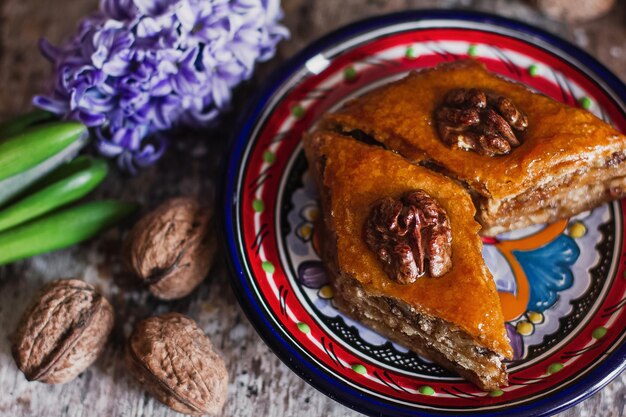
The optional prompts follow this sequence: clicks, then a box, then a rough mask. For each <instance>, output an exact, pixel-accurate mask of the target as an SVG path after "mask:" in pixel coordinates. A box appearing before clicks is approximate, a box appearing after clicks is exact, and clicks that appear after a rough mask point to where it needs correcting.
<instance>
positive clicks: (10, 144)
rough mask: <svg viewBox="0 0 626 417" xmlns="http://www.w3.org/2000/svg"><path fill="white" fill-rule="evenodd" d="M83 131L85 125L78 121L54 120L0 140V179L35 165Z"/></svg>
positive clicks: (65, 145)
mask: <svg viewBox="0 0 626 417" xmlns="http://www.w3.org/2000/svg"><path fill="white" fill-rule="evenodd" d="M86 133H87V128H86V127H85V126H84V125H82V124H81V123H76V122H55V123H49V124H46V125H42V126H36V127H33V128H30V129H27V130H25V131H23V132H22V133H19V134H17V135H14V136H11V137H10V138H8V139H6V140H4V141H2V142H0V181H1V180H4V179H6V178H10V177H12V176H14V175H17V174H19V173H22V172H24V171H26V170H28V169H30V168H33V167H34V166H37V165H38V164H40V163H41V162H43V161H45V160H46V159H48V158H50V157H52V156H54V155H55V154H57V153H59V152H60V151H62V150H63V149H65V148H67V147H68V146H69V145H71V144H72V143H73V142H76V141H77V140H78V139H79V138H80V137H81V136H83V135H85V134H86Z"/></svg>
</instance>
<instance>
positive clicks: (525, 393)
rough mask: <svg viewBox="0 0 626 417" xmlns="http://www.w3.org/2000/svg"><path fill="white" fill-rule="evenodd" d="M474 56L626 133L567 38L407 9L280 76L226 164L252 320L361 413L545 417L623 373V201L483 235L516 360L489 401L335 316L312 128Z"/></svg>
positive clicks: (345, 35) (600, 74) (612, 84)
mask: <svg viewBox="0 0 626 417" xmlns="http://www.w3.org/2000/svg"><path fill="white" fill-rule="evenodd" d="M468 57H473V58H475V59H478V60H480V61H482V62H484V63H485V64H486V65H487V67H488V68H489V70H491V71H493V72H495V73H498V74H500V75H502V76H503V77H506V78H509V79H512V80H515V81H519V82H522V83H524V84H526V85H528V86H530V87H531V88H533V89H535V90H536V91H539V92H542V93H544V94H546V95H548V96H550V97H553V98H554V99H556V100H559V101H562V102H564V103H567V104H569V105H572V106H580V107H583V108H585V109H588V110H589V111H590V112H593V113H594V114H595V115H597V116H598V117H600V118H602V119H604V120H606V121H609V122H611V123H613V124H614V125H616V126H617V127H618V128H619V129H621V130H622V131H626V115H625V104H624V103H625V100H626V88H625V86H624V85H623V84H622V83H621V82H620V81H619V80H618V79H617V78H616V77H615V76H614V75H612V74H611V73H610V72H609V71H608V70H607V69H605V68H604V67H603V66H602V65H600V64H599V63H598V62H597V61H595V60H594V59H593V58H591V57H590V56H589V55H587V54H585V53H584V52H582V51H581V50H579V49H577V48H576V47H574V46H572V45H570V44H569V43H567V42H565V41H563V40H560V39H558V38H555V37H553V36H551V35H549V34H547V33H545V32H542V31H540V30H538V29H535V28H532V27H529V26H526V25H524V24H521V23H519V22H515V21H512V20H507V19H503V18H500V17H495V16H489V15H483V14H474V13H466V12H443V11H426V12H406V13H402V14H395V15H389V16H384V17H380V18H375V19H371V20H366V21H363V22H360V23H357V24H354V25H351V26H348V27H346V28H344V29H342V30H339V31H338V32H335V33H333V34H331V35H329V36H327V37H325V38H323V39H322V40H320V41H318V42H317V43H315V44H314V45H312V46H310V47H309V48H307V49H306V50H305V51H304V52H302V53H301V54H300V55H298V56H297V57H296V58H294V59H293V60H292V61H290V62H289V63H288V64H287V65H285V66H284V68H283V70H282V71H281V72H280V73H279V74H278V76H277V78H276V79H275V80H274V81H272V82H270V83H269V84H268V86H267V88H266V90H265V91H264V92H263V93H262V94H261V95H260V97H258V98H257V99H256V100H255V101H254V102H253V105H252V107H251V111H250V113H249V114H248V118H247V119H245V124H244V125H243V127H242V129H241V131H240V133H239V136H238V138H237V141H236V144H235V147H234V151H233V154H232V156H231V160H230V165H229V172H228V178H227V182H228V184H227V190H226V198H227V201H226V204H225V217H224V224H225V225H226V228H227V230H226V238H227V241H228V245H229V250H230V255H231V261H232V266H233V269H234V271H235V272H236V276H235V277H234V288H235V291H236V293H237V295H238V297H239V300H240V303H241V305H242V307H243V309H244V310H245V311H246V313H247V315H248V317H249V319H250V320H251V321H252V323H253V324H254V326H255V327H256V329H257V330H258V332H259V333H260V334H261V336H262V337H263V338H264V339H265V341H266V342H267V343H268V344H269V345H270V346H271V347H272V349H273V350H274V351H275V352H276V354H277V355H278V356H279V357H280V358H281V359H282V360H283V361H284V362H285V363H286V364H287V365H288V366H290V367H291V368H292V369H293V370H294V371H295V372H296V373H298V374H299V375H300V376H302V377H303V378H304V379H305V380H306V381H307V382H309V383H310V384H312V385H313V386H315V387H316V388H317V389H319V390H320V391H322V392H324V393H325V394H326V395H328V396H330V397H331V398H333V399H336V400H338V401H340V402H342V403H343V404H345V405H347V406H348V407H352V408H354V409H356V410H358V411H361V412H363V413H365V414H369V415H385V416H392V415H393V416H426V415H428V416H431V415H465V414H470V413H471V414H475V415H484V416H487V415H496V414H497V415H502V413H505V414H506V415H507V416H514V415H519V416H522V415H523V416H539V415H548V414H552V413H555V412H558V411H561V410H563V409H565V408H567V407H570V406H572V405H574V404H576V403H577V402H579V401H581V400H582V399H584V398H585V397H587V396H589V395H591V394H592V393H594V392H595V391H597V390H598V389H600V388H601V387H603V386H604V385H605V384H607V383H608V382H609V381H610V380H611V379H613V378H615V377H616V376H617V375H618V374H619V373H620V372H621V371H622V370H623V369H624V368H625V367H626V342H625V338H626V278H625V275H624V272H625V270H626V253H624V211H625V209H626V203H624V202H616V203H613V204H607V205H604V206H602V207H598V208H596V209H594V210H593V211H591V212H587V213H583V214H581V215H579V216H576V217H575V218H571V219H569V220H564V221H560V222H558V223H554V224H551V225H544V226H537V227H533V228H529V229H525V230H521V231H517V232H514V233H508V234H505V235H501V236H498V237H497V238H495V239H484V257H485V260H486V261H487V265H488V266H489V268H490V270H491V271H492V273H493V275H494V278H495V280H496V283H497V287H498V290H499V293H500V297H501V300H502V304H503V309H504V314H505V318H506V320H507V323H506V328H507V331H508V333H509V337H510V339H511V343H512V346H513V349H514V351H515V359H514V360H513V361H511V362H510V363H509V364H508V369H509V371H510V386H508V387H506V388H503V389H502V390H497V391H492V392H488V393H487V392H482V391H480V390H478V389H477V388H476V387H474V386H473V385H472V384H470V383H468V382H466V381H464V380H463V379H461V378H459V377H458V376H456V375H455V374H454V373H451V372H449V371H447V370H445V369H443V368H441V367H439V366H438V365H436V364H434V363H432V362H430V361H428V360H427V359H425V358H422V357H420V356H418V355H416V354H414V353H412V352H409V351H407V349H405V348H403V347H402V346H398V345H396V344H394V343H391V342H389V341H388V340H386V339H385V338H383V337H381V336H379V335H378V334H376V333H375V332H373V331H371V330H369V329H368V328H366V327H364V326H361V325H360V324H359V323H357V322H354V321H352V320H350V319H349V318H347V317H345V316H343V315H342V314H341V313H339V312H338V311H337V310H336V309H335V307H334V306H333V290H332V287H331V286H329V285H328V278H327V276H326V274H325V272H324V268H323V266H322V263H321V262H320V257H319V246H318V241H317V236H318V235H317V233H316V230H315V224H316V222H315V221H316V219H317V218H318V217H319V216H320V210H319V207H318V203H317V195H316V193H317V191H316V189H315V187H314V185H313V181H312V178H311V176H310V175H309V172H308V169H307V163H306V159H305V157H304V154H303V151H302V145H301V136H302V134H303V132H305V131H307V130H308V129H309V128H310V127H311V126H312V125H313V123H314V122H315V121H316V119H318V118H319V116H320V115H321V114H323V113H324V112H326V111H328V110H332V109H334V108H337V107H338V106H340V105H341V104H342V103H343V102H345V101H346V100H348V99H350V98H353V97H356V96H358V95H360V94H362V93H364V92H365V91H368V90H370V89H372V88H375V87H377V86H380V85H383V84H385V83H387V82H389V81H391V80H395V79H398V78H400V77H403V76H404V75H406V74H407V73H408V72H409V71H411V70H416V69H417V70H419V69H420V68H426V67H432V66H433V65H436V64H439V63H441V62H445V61H453V60H456V59H462V58H468Z"/></svg>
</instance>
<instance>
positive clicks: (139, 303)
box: [0, 0, 626, 417]
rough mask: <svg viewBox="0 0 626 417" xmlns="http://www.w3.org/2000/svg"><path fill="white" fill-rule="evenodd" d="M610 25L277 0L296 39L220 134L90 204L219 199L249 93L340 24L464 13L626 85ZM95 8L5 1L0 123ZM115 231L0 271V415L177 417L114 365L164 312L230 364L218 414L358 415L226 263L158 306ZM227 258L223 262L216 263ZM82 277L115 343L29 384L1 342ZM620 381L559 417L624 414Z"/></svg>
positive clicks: (500, 0) (492, 5)
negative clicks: (550, 35)
mask: <svg viewBox="0 0 626 417" xmlns="http://www.w3.org/2000/svg"><path fill="white" fill-rule="evenodd" d="M620 3H621V4H620V5H619V6H618V7H617V9H615V10H614V12H613V13H611V14H610V15H609V16H607V17H604V18H601V19H599V20H596V21H593V22H590V23H586V24H580V25H577V26H575V27H573V26H572V27H570V26H566V25H563V24H561V23H558V22H554V21H550V20H547V19H545V18H543V17H542V16H540V15H539V14H538V13H537V12H536V11H535V10H534V9H533V8H531V7H530V6H529V5H528V3H525V2H520V1H505V0H497V1H488V0H441V1H434V0H432V1H417V0H414V1H412V0H387V1H384V0H342V1H335V0H317V1H311V0H283V7H284V9H285V12H286V19H285V21H286V24H287V26H289V28H290V29H291V30H292V39H291V40H290V41H289V42H286V43H284V44H283V45H282V46H281V48H280V52H279V56H278V57H277V59H275V60H274V61H272V62H270V63H267V64H264V65H263V66H261V67H259V70H258V71H257V76H256V78H255V80H253V81H252V82H251V83H248V85H246V86H244V87H242V88H240V89H238V91H237V93H236V97H237V98H238V99H236V100H235V103H236V105H235V106H234V110H233V112H231V114H229V115H227V116H226V117H225V118H224V120H223V123H222V125H221V126H220V128H218V129H216V130H212V131H205V132H195V133H193V132H184V133H182V134H181V135H180V138H179V139H178V140H177V141H176V142H175V143H174V144H173V145H172V147H171V149H170V150H169V152H168V154H167V156H166V157H165V158H164V159H163V160H162V161H161V162H160V163H159V164H158V166H156V167H152V168H150V169H147V170H145V171H144V172H143V173H142V174H141V175H140V176H138V177H135V178H127V177H124V176H123V175H120V174H117V173H114V174H113V175H111V176H110V178H109V179H108V180H107V181H106V184H105V185H104V186H103V187H101V189H100V190H99V191H98V192H97V195H96V197H115V198H120V199H125V200H129V201H138V202H139V203H141V204H143V206H144V209H143V210H144V211H147V210H149V209H150V208H151V207H154V206H155V205H157V204H158V202H160V201H162V200H163V199H164V198H166V197H170V196H176V195H181V194H188V195H196V196H198V197H199V198H200V199H201V200H202V201H204V202H205V204H210V202H212V201H214V200H215V194H216V191H215V188H216V185H219V184H216V181H220V179H219V177H218V176H217V175H216V173H217V172H218V168H217V167H218V165H219V163H220V162H221V161H222V159H223V154H224V149H225V147H226V143H227V141H228V139H229V134H230V133H231V130H232V129H233V127H234V126H235V119H236V116H237V114H238V112H239V111H240V110H241V106H242V105H243V104H245V101H246V97H247V96H248V93H249V92H250V91H251V90H253V89H254V88H255V87H256V86H258V85H259V84H262V83H263V81H264V80H265V79H266V76H267V74H268V73H269V72H270V71H271V70H272V69H273V68H275V67H276V65H278V64H279V63H280V61H281V60H283V59H284V58H286V57H289V56H291V55H292V54H293V53H295V52H297V51H298V50H300V49H301V48H302V47H303V46H305V45H306V44H307V43H309V42H310V41H311V40H313V39H315V38H317V37H319V36H320V35H322V34H324V33H327V32H328V31H330V30H332V29H335V28H337V27H339V26H341V25H343V24H345V23H348V22H351V21H354V20H357V19H359V18H362V17H365V16H371V15H376V14H381V13H387V12H391V11H398V10H402V9H406V8H418V7H420V8H421V7H435V6H438V7H446V8H448V7H460V8H471V9H478V10H484V11H490V12H495V13H499V14H502V15H505V16H510V17H515V18H518V19H521V20H524V21H527V22H530V23H533V24H536V25H538V26H541V27H543V28H545V29H547V30H550V31H552V32H554V33H557V34H559V35H561V36H564V37H566V38H568V39H570V40H572V41H574V42H576V43H578V44H579V45H580V46H582V47H583V48H585V49H587V50H588V51H589V52H591V53H592V54H593V55H595V56H596V57H598V58H599V59H600V60H601V61H602V62H604V63H605V64H606V65H607V66H609V67H610V68H611V69H612V70H613V71H615V72H616V73H617V74H618V75H619V76H620V77H621V78H622V79H623V80H626V27H625V26H624V21H625V19H626V18H625V13H626V6H624V4H623V2H620ZM96 6H97V2H96V0H90V1H70V0H56V1H46V2H43V1H41V0H2V1H0V119H1V118H6V117H9V116H11V115H14V114H17V113H19V112H21V111H23V110H25V109H27V108H28V107H29V102H30V97H31V96H32V94H34V93H36V92H38V91H41V89H42V88H43V86H44V80H45V78H46V75H47V74H48V71H49V67H48V65H47V64H46V62H45V61H44V60H43V59H42V58H41V57H40V55H39V53H38V51H37V40H38V38H39V37H40V36H45V37H47V38H49V39H50V40H52V41H53V42H58V41H59V40H60V39H62V38H63V37H64V36H67V35H68V34H69V33H71V31H72V30H73V29H74V27H75V26H76V22H77V21H78V19H79V18H80V16H81V15H83V14H85V13H87V12H88V11H90V10H94V9H95V8H96ZM121 237H122V232H121V231H120V230H114V231H111V232H108V233H107V234H105V235H104V236H102V237H101V238H100V239H98V240H96V241H92V242H90V243H88V244H85V245H81V246H79V247H75V248H72V249H68V250H64V251H60V252H57V253H54V254H48V255H45V256H40V257H37V258H34V259H32V260H30V261H24V262H18V263H16V264H14V265H11V266H9V267H4V268H0V416H11V417H25V416H31V415H32V416H76V417H78V416H85V417H87V416H124V417H139V416H154V417H163V416H174V415H178V414H177V413H174V412H172V411H170V410H169V409H167V408H166V407H164V406H162V405H160V404H159V403H158V402H156V401H155V400H153V399H152V398H151V397H149V396H148V395H147V394H146V393H145V392H144V391H143V390H142V389H141V387H140V386H139V385H138V384H137V383H136V382H135V381H134V380H133V379H132V378H131V377H129V375H128V373H127V372H126V369H125V368H124V365H123V361H122V358H121V352H122V349H123V347H122V346H123V345H122V344H123V341H124V340H125V338H126V337H127V336H128V335H129V333H130V330H131V328H132V324H133V323H134V322H135V321H136V320H137V319H139V318H142V317H146V316H148V315H151V314H154V313H161V312H165V311H179V312H184V313H187V314H189V315H190V316H192V317H193V318H195V319H196V320H197V321H198V323H199V325H200V326H201V327H202V328H203V329H204V330H205V331H206V333H207V334H208V335H209V336H210V337H211V339H212V340H213V342H214V344H215V346H216V347H217V348H218V349H220V350H221V351H222V352H223V353H224V356H225V360H226V364H227V367H228V369H229V371H230V379H231V380H230V386H229V400H228V402H227V405H226V407H225V409H224V411H223V413H222V415H223V416H236V417H245V416H288V417H313V416H328V417H339V416H342V417H351V416H357V415H359V414H358V413H356V412H354V411H351V410H349V409H348V408H346V407H344V406H342V405H340V404H338V403H336V402H335V401H333V400H331V399H329V398H328V397H326V396H324V395H323V394H321V393H319V392H318V391H316V390H315V389H313V388H312V387H310V386H309V385H308V384H307V383H306V382H305V381H304V380H302V379H301V378H299V377H298V376H297V375H295V374H294V373H293V372H291V371H290V370H289V368H287V366H286V365H284V364H283V363H281V362H280V360H279V359H278V358H277V357H276V356H275V355H274V354H273V353H272V352H271V351H270V350H269V349H268V348H267V347H266V346H265V344H264V343H263V342H262V341H261V339H260V337H259V336H258V335H257V334H256V332H255V331H254V329H253V328H252V326H251V325H250V323H249V322H248V320H247V319H246V318H245V316H244V314H243V312H242V311H241V309H240V308H239V306H238V305H237V301H236V299H235V296H234V294H233V292H232V291H231V289H230V286H229V282H228V281H229V279H231V277H230V276H229V274H228V272H227V271H226V269H225V267H224V265H222V264H219V265H216V266H215V267H214V269H213V271H212V272H211V274H210V277H209V278H208V279H207V280H206V282H205V283H204V284H203V285H202V286H201V287H200V288H199V289H198V290H197V291H196V292H195V293H194V294H193V295H192V296H190V297H188V298H186V299H184V300H180V301H176V302H171V303H165V302H159V301H158V300H155V299H154V298H151V297H149V296H148V294H147V293H146V292H144V291H140V290H139V289H137V288H136V287H135V286H134V285H133V280H132V279H130V278H129V277H128V275H127V274H126V273H125V272H124V271H123V270H122V269H121V267H120V259H119V253H118V250H119V242H120V239H121ZM218 258H224V254H221V255H218ZM60 277H80V278H83V279H85V280H87V281H88V282H91V283H93V284H94V285H96V286H97V287H99V288H100V289H101V290H102V291H103V292H104V293H105V294H106V295H107V296H108V297H109V299H110V300H111V302H112V303H113V305H114V307H115V311H116V314H117V321H116V325H115V329H114V331H113V336H112V340H111V341H110V343H109V344H108V346H107V349H106V351H105V352H104V354H103V355H102V356H101V358H100V359H99V360H98V361H97V362H96V363H95V365H93V366H92V367H91V368H89V370H88V371H86V372H85V373H83V374H82V375H81V376H80V377H79V378H78V379H76V380H75V381H73V382H71V383H69V384H65V385H60V386H47V385H44V384H39V383H29V382H27V381H26V379H25V378H24V376H23V375H22V374H21V373H19V372H18V371H17V368H16V367H15V364H14V363H13V360H12V358H11V356H10V351H9V342H8V337H9V335H10V333H11V332H12V331H13V329H14V328H15V326H16V324H17V321H18V320H19V316H20V315H21V313H22V312H23V310H24V309H25V307H26V305H27V304H28V303H29V302H30V300H31V298H32V296H33V295H34V293H35V292H36V291H37V290H38V289H39V288H40V287H41V285H42V284H43V283H44V282H46V281H49V280H51V279H54V278H60ZM625 397H626V374H623V375H621V377H618V378H617V379H616V380H615V381H614V382H612V383H611V384H609V385H608V386H607V387H606V388H604V389H603V390H602V391H600V392H599V393H597V394H595V395H594V396H592V397H591V398H589V399H588V400H586V401H584V402H583V403H582V404H579V405H577V406H576V407H574V408H572V409H569V410H567V411H565V412H563V413H561V414H560V416H562V417H565V416H567V417H573V416H583V417H584V416H598V417H600V416H602V417H620V416H624V415H626V401H625Z"/></svg>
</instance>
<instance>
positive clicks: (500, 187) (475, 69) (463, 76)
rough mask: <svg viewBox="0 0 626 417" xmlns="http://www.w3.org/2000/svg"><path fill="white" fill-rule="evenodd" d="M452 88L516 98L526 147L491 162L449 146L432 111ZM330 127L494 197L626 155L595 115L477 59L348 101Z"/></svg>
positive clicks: (621, 139) (623, 140)
mask: <svg viewBox="0 0 626 417" xmlns="http://www.w3.org/2000/svg"><path fill="white" fill-rule="evenodd" d="M453 88H480V89H485V90H488V91H492V92H495V93H498V94H500V95H503V96H506V97H508V98H510V99H511V100H513V102H514V103H515V105H516V106H517V107H518V108H519V109H520V110H521V111H523V112H524V113H526V114H527V116H528V129H527V130H526V132H524V133H522V134H520V135H519V136H520V137H521V138H522V144H521V146H519V147H517V148H514V149H513V150H512V151H511V152H510V153H509V154H507V155H501V156H491V157H490V156H484V155H479V154H478V153H476V152H472V151H465V150H462V149H459V148H457V147H449V146H447V145H445V144H444V143H443V142H442V141H441V140H440V139H439V135H438V134H437V130H436V126H435V123H434V121H433V113H434V111H435V109H436V108H437V107H438V106H439V105H440V104H441V102H442V100H443V97H444V96H445V94H446V92H448V91H449V90H451V89H453ZM326 122H327V123H329V124H331V125H339V126H341V127H342V128H343V129H344V130H352V129H359V130H362V131H364V132H365V133H367V134H369V135H372V136H373V137H374V138H375V139H376V140H378V141H380V142H382V143H384V145H385V146H386V147H387V148H389V149H393V150H395V151H397V152H399V153H400V154H402V155H403V156H405V157H407V158H409V159H411V160H414V161H419V160H423V159H429V160H432V161H434V162H435V163H437V164H439V165H441V166H442V167H443V168H445V169H446V170H447V171H448V172H450V173H451V174H452V175H453V176H455V177H456V178H458V179H460V180H462V181H464V182H467V183H468V184H469V185H470V186H471V187H472V188H473V189H475V190H476V191H478V192H479V193H481V194H482V195H484V196H486V197H491V198H494V199H501V198H505V197H508V196H515V195H517V194H520V193H521V192H523V191H525V190H527V189H529V188H532V187H535V186H536V185H538V184H539V183H540V182H541V181H544V180H545V179H546V178H548V177H549V176H551V175H554V176H558V175H561V174H564V173H567V172H573V171H575V170H580V169H583V170H584V169H585V168H586V167H590V166H592V165H593V164H594V163H596V162H597V161H598V158H599V157H600V158H601V160H603V159H604V158H608V157H610V155H611V154H612V153H613V152H617V151H623V150H624V149H626V137H625V136H623V135H621V134H620V133H619V132H618V131H617V130H615V129H614V128H613V127H611V126H610V125H608V124H607V123H605V122H603V121H601V120H600V119H598V118H597V117H595V116H594V115H593V114H592V113H590V112H589V111H586V110H583V109H578V108H574V107H570V106H566V105H564V104H561V103H559V102H557V101H555V100H553V99H551V98H549V97H547V96H544V95H542V94H537V93H533V92H531V91H530V90H529V89H528V88H526V87H525V86H523V85H522V84H519V83H514V82H510V81H507V80H505V79H503V78H501V77H498V76H496V75H494V74H491V73H489V72H488V71H487V70H486V69H485V67H484V66H483V65H482V64H481V63H479V62H477V61H473V60H466V61H457V62H454V63H446V64H441V65H439V66H438V67H435V68H432V69H428V70H423V71H420V72H413V73H411V74H410V75H408V76H407V77H405V78H403V79H401V80H399V81H397V82H393V83H391V84H388V85H386V86H384V87H381V88H379V89H377V90H374V91H372V92H369V93H367V94H365V95H364V96H362V97H360V98H357V99H355V100H353V101H351V102H349V103H347V104H346V105H345V106H344V107H343V108H342V109H340V110H339V111H337V112H336V113H333V114H329V115H327V116H326Z"/></svg>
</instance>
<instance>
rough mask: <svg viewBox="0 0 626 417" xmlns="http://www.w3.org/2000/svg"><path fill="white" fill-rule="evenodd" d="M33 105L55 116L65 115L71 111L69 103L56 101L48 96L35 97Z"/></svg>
mask: <svg viewBox="0 0 626 417" xmlns="http://www.w3.org/2000/svg"><path fill="white" fill-rule="evenodd" d="M33 105H35V106H36V107H39V108H40V109H43V110H47V111H49V112H50V113H54V114H64V113H66V112H67V110H68V109H69V106H68V105H67V101H65V100H55V99H54V98H52V97H46V96H35V97H33Z"/></svg>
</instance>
